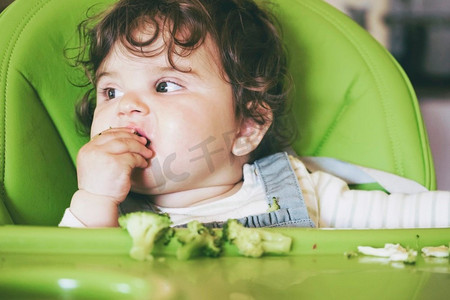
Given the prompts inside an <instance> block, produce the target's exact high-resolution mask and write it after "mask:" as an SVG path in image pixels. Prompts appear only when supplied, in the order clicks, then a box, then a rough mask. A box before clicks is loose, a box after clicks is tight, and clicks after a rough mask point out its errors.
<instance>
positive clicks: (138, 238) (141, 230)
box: [119, 212, 173, 261]
mask: <svg viewBox="0 0 450 300" xmlns="http://www.w3.org/2000/svg"><path fill="white" fill-rule="evenodd" d="M171 224H172V221H171V220H170V218H169V216H168V215H165V214H156V213H151V212H134V213H129V214H126V215H122V216H120V217H119V225H120V227H122V228H124V229H126V230H127V231H128V233H129V234H130V236H131V238H132V240H133V245H132V247H131V249H130V256H131V257H132V258H134V259H136V260H141V261H143V260H152V259H153V256H152V254H151V252H152V250H153V247H154V245H155V243H156V242H157V241H159V240H162V239H166V240H167V241H169V240H170V238H171V236H172V235H173V230H172V229H171V228H170V225H171Z"/></svg>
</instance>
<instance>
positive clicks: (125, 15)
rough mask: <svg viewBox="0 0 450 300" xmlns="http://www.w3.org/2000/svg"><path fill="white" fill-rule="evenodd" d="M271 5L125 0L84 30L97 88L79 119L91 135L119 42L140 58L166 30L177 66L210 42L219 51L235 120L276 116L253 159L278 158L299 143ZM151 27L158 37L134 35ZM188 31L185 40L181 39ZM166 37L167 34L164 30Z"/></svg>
mask: <svg viewBox="0 0 450 300" xmlns="http://www.w3.org/2000/svg"><path fill="white" fill-rule="evenodd" d="M268 6H269V4H268V3H266V4H265V5H264V7H265V8H263V5H262V3H260V5H257V4H256V3H255V2H253V1H252V0H151V1H149V0H120V1H119V2H117V3H116V4H114V5H113V6H112V7H111V8H110V9H108V10H106V11H105V12H103V13H101V14H98V15H96V16H94V17H89V18H88V19H87V20H85V21H84V22H83V23H81V24H80V26H79V32H80V38H81V41H82V42H81V46H80V48H79V49H78V54H77V55H76V58H75V60H76V65H77V66H81V67H82V68H83V70H84V72H85V73H86V75H87V78H88V80H89V83H88V84H89V85H92V86H93V87H92V88H91V89H90V90H89V91H88V92H87V93H86V94H85V95H84V97H83V98H82V99H81V101H80V102H79V103H78V105H77V109H76V112H77V118H78V120H79V121H80V123H81V124H82V128H84V133H88V132H89V128H90V126H91V124H92V118H93V112H94V109H95V101H96V99H95V92H94V91H95V86H96V72H97V70H98V69H99V67H100V65H101V64H102V62H103V61H104V60H105V58H106V57H107V55H108V54H109V52H110V51H111V49H112V47H113V46H114V44H115V43H116V42H120V43H121V44H122V45H123V46H125V47H127V50H128V51H130V52H131V53H133V54H135V55H143V56H151V55H155V53H151V52H149V51H146V49H148V47H147V46H149V45H151V44H152V43H153V42H154V41H155V40H156V39H157V38H158V37H159V35H160V34H161V32H163V31H168V32H167V36H168V38H166V37H165V49H162V50H163V51H167V56H168V59H169V62H170V64H171V65H172V67H174V68H175V69H177V67H176V65H175V63H174V59H173V57H174V55H178V56H179V55H181V56H187V55H189V54H190V53H191V52H192V51H195V49H196V48H198V47H199V46H201V45H202V43H203V42H204V41H205V38H206V36H210V37H211V38H212V40H213V42H214V43H215V44H216V45H217V49H218V50H219V55H220V60H221V63H222V68H223V72H224V74H223V76H224V79H225V80H227V81H228V82H229V83H230V85H231V86H232V90H233V97H234V103H235V107H234V109H235V114H236V117H237V118H253V120H254V121H255V122H257V123H258V124H264V123H265V122H267V121H268V117H267V115H266V114H264V113H261V109H260V108H261V106H263V107H266V108H267V107H269V108H270V110H271V111H272V113H273V117H272V124H271V126H270V128H269V130H268V131H267V133H266V135H265V137H264V138H263V140H262V142H261V144H260V145H259V146H258V148H257V149H256V150H255V151H253V153H252V155H251V160H254V159H257V158H260V157H263V156H265V155H268V154H271V153H275V152H278V151H280V150H282V149H284V148H285V147H287V146H289V145H290V143H291V141H292V140H293V138H294V137H295V133H296V132H295V128H296V126H293V124H292V122H293V118H292V116H291V114H290V105H289V102H288V91H289V87H290V85H291V80H290V77H289V74H288V70H287V55H286V49H285V47H284V44H283V43H282V36H281V30H280V24H279V23H278V21H277V19H276V18H275V16H274V15H273V13H271V10H270V9H268ZM149 25H150V26H151V28H152V29H153V35H152V36H150V37H149V38H148V39H146V40H144V41H143V40H142V39H137V38H135V36H136V35H135V34H133V33H135V32H136V30H138V31H139V30H141V29H142V28H148V27H146V26H149ZM180 33H182V34H180ZM165 34H166V32H165Z"/></svg>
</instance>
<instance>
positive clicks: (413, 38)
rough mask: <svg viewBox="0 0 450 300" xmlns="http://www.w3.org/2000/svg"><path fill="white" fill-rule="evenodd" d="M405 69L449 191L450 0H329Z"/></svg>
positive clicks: (440, 183)
mask: <svg viewBox="0 0 450 300" xmlns="http://www.w3.org/2000/svg"><path fill="white" fill-rule="evenodd" d="M326 1H327V2H328V3H330V4H332V5H334V6H335V7H337V8H338V9H340V10H341V11H343V12H344V13H346V14H347V15H349V16H350V17H351V18H352V19H353V20H355V21H356V22H357V23H359V24H360V25H361V26H363V27H364V28H366V29H367V31H369V32H370V33H371V34H372V35H373V36H374V37H375V38H376V39H377V40H378V41H379V42H380V43H381V44H382V45H384V46H385V47H386V48H387V49H388V50H389V52H391V53H392V55H393V56H394V57H395V58H396V59H397V60H398V62H399V63H400V65H401V66H402V67H403V68H404V69H405V71H406V73H407V74H408V76H409V78H410V79H411V82H412V84H413V86H414V89H415V91H416V93H417V97H418V99H419V103H420V107H421V110H422V114H423V118H424V121H425V125H426V127H427V131H428V137H429V139H430V144H431V151H432V153H433V159H434V163H435V168H436V175H437V183H438V189H441V190H450V0H326Z"/></svg>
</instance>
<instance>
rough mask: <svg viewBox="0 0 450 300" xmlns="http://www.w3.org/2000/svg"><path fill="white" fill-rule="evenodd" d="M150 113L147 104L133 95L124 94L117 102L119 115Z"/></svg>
mask: <svg viewBox="0 0 450 300" xmlns="http://www.w3.org/2000/svg"><path fill="white" fill-rule="evenodd" d="M149 112H150V108H149V106H148V104H147V103H146V102H145V101H144V100H143V99H142V98H141V97H139V95H137V94H134V93H129V94H125V95H123V96H122V98H121V99H120V102H119V114H121V115H132V114H141V115H146V114H148V113H149Z"/></svg>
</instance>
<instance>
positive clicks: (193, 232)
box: [175, 220, 222, 260]
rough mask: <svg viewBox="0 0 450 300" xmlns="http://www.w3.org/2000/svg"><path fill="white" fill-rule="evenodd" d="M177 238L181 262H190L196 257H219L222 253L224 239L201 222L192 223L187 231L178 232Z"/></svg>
mask: <svg viewBox="0 0 450 300" xmlns="http://www.w3.org/2000/svg"><path fill="white" fill-rule="evenodd" d="M175 236H176V237H177V239H178V241H179V242H180V244H181V246H180V247H179V248H178V249H177V258H178V259H179V260H188V259H190V258H192V257H195V256H201V255H203V256H209V257H217V256H219V255H220V252H221V251H222V238H221V236H220V235H216V234H215V232H214V231H213V230H212V229H211V228H208V227H205V226H204V225H203V224H202V223H200V222H199V221H196V220H194V221H191V222H189V223H188V224H187V229H183V230H176V233H175Z"/></svg>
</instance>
